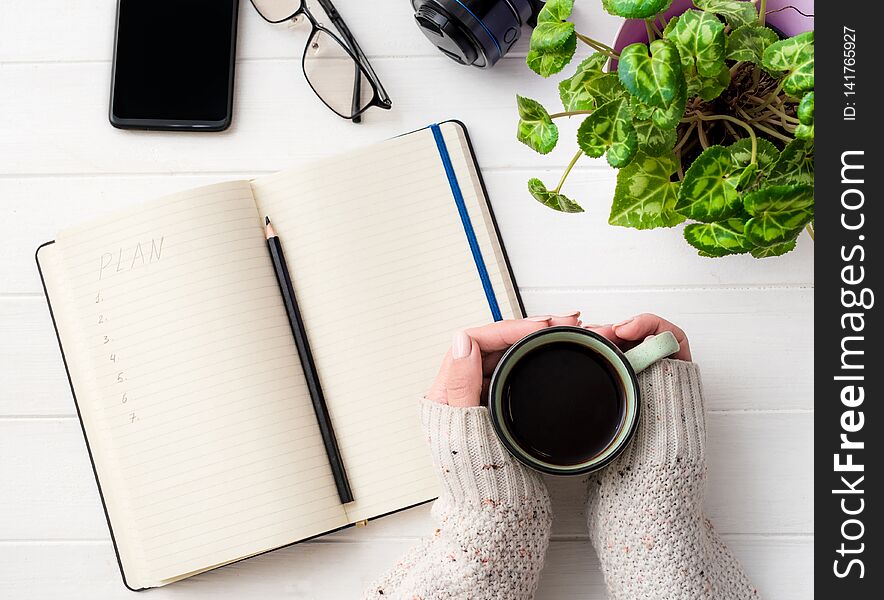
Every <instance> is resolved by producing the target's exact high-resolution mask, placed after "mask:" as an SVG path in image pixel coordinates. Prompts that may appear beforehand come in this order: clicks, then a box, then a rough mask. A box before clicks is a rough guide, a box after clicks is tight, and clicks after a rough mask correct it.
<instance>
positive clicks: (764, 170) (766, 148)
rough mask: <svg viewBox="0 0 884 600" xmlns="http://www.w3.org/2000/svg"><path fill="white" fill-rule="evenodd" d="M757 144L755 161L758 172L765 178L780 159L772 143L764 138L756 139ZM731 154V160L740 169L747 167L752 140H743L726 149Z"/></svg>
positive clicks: (750, 157) (750, 160)
mask: <svg viewBox="0 0 884 600" xmlns="http://www.w3.org/2000/svg"><path fill="white" fill-rule="evenodd" d="M756 142H757V144H758V146H757V149H756V151H755V160H756V162H757V164H758V172H759V173H760V174H761V175H762V176H764V177H767V176H768V175H769V174H770V171H771V169H772V168H773V166H774V165H775V164H776V162H777V160H779V158H780V151H779V150H777V147H776V146H774V145H773V144H772V143H770V142H769V141H767V140H766V139H764V138H756ZM727 148H728V150H730V153H731V159H733V161H734V162H735V163H736V164H737V165H739V166H742V167H747V166H749V163H751V162H752V140H751V138H743V139H741V140H739V141H736V142H734V143H733V144H731V145H730V146H728V147H727Z"/></svg>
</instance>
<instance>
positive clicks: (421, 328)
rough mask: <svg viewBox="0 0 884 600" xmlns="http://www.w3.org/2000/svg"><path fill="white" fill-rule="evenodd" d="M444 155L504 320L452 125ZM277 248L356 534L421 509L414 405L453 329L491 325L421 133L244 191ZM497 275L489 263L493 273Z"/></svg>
mask: <svg viewBox="0 0 884 600" xmlns="http://www.w3.org/2000/svg"><path fill="white" fill-rule="evenodd" d="M443 130H444V131H445V132H446V139H447V140H449V141H448V142H447V145H448V147H449V153H450V154H451V157H452V161H453V163H454V165H455V169H456V171H457V172H458V178H459V179H460V180H461V187H462V192H463V194H464V199H465V201H466V203H467V206H468V210H469V212H470V215H471V220H472V221H473V225H474V228H475V230H476V234H477V238H478V240H479V244H480V248H481V251H482V254H483V256H484V257H485V262H486V264H487V266H488V267H489V273H490V276H491V280H492V285H493V286H494V288H495V291H496V294H497V296H498V301H499V302H500V303H501V309H502V311H503V312H504V316H505V318H512V317H514V316H515V315H516V313H517V312H518V308H517V305H516V304H515V303H514V296H512V295H511V294H510V293H509V292H508V291H507V284H506V283H505V280H506V281H508V280H509V277H508V275H506V270H505V267H503V269H501V268H500V267H499V265H498V264H497V263H498V260H499V255H498V253H499V250H498V249H497V248H496V247H495V243H496V240H493V239H492V238H493V236H492V235H490V234H489V229H488V224H487V223H486V220H485V215H484V213H483V206H482V205H483V204H484V200H480V197H479V187H478V183H477V181H474V180H473V178H472V175H471V173H470V171H469V167H468V165H467V156H468V154H467V152H466V150H465V148H464V145H463V141H462V139H461V138H460V137H459V135H458V133H457V131H456V128H455V127H454V126H453V125H450V124H449V125H444V126H443ZM252 187H253V189H254V195H255V198H256V202H257V204H258V209H259V211H260V214H262V215H263V214H268V215H270V216H271V218H272V220H273V223H274V227H275V229H276V231H277V232H278V234H279V236H280V240H281V241H282V244H283V247H284V251H285V253H286V259H287V261H288V265H289V270H290V271H291V276H292V280H293V281H294V285H295V288H296V290H297V294H298V302H299V304H300V306H301V310H302V313H303V315H304V319H305V322H306V326H307V334H308V336H309V338H310V343H311V346H312V349H313V352H314V355H315V359H316V363H317V365H318V369H319V374H320V379H321V383H322V386H323V391H324V392H325V394H326V398H327V401H328V405H329V410H330V412H331V415H332V420H333V425H334V428H335V431H336V434H337V437H338V443H339V445H340V448H341V452H342V455H343V459H344V465H345V467H346V469H347V473H348V476H349V479H350V484H351V486H352V488H353V494H354V496H355V498H356V500H355V502H353V503H350V504H348V505H347V506H346V510H347V515H348V517H349V519H350V521H351V522H352V521H358V520H361V519H366V518H370V517H374V516H378V515H381V514H385V513H387V512H390V511H393V510H397V509H399V508H402V507H403V506H409V505H411V504H415V503H418V502H423V501H426V500H428V499H430V498H433V497H435V496H436V495H437V493H438V487H437V486H438V483H437V479H436V475H435V473H434V472H433V470H432V468H431V466H430V465H431V463H430V458H429V451H428V449H427V445H426V441H425V440H424V436H423V434H422V433H421V431H420V426H419V421H418V417H417V402H418V399H419V398H420V397H421V396H422V395H423V394H424V392H425V391H426V389H427V387H428V386H429V385H430V383H431V382H432V381H433V378H434V377H435V375H436V371H437V370H438V368H439V363H440V362H441V359H442V357H443V355H444V353H445V351H446V349H447V348H448V346H449V345H450V343H451V335H452V333H453V332H454V331H456V330H457V329H460V328H464V327H469V326H473V325H480V324H483V323H487V322H489V321H490V320H491V312H490V309H489V306H488V302H487V299H486V297H485V292H484V290H483V287H482V283H481V281H480V279H479V276H478V272H477V269H476V266H475V263H474V261H473V257H472V254H471V253H470V248H469V245H468V243H467V239H466V234H465V233H464V228H463V224H462V222H461V221H460V217H459V216H458V212H457V208H456V205H455V203H454V199H453V196H452V193H451V189H450V187H449V184H448V179H447V177H446V175H445V172H444V170H443V166H442V163H441V160H440V158H439V152H438V150H437V148H436V144H435V141H434V139H433V135H432V132H430V131H429V130H423V131H419V132H415V133H413V134H409V135H407V136H402V137H400V138H395V139H393V140H388V141H386V142H384V143H383V145H378V146H376V147H374V148H372V149H371V151H365V150H363V151H357V152H354V153H351V154H349V155H345V156H341V157H337V158H334V159H331V160H328V161H325V162H321V163H318V164H314V165H311V166H310V167H309V168H307V169H292V170H288V171H283V172H281V173H277V174H273V175H268V176H264V177H260V178H258V179H256V180H254V181H253V182H252ZM500 262H502V261H500Z"/></svg>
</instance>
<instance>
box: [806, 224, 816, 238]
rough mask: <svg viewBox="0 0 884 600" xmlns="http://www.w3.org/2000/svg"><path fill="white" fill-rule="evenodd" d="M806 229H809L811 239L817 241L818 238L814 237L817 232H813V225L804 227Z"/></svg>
mask: <svg viewBox="0 0 884 600" xmlns="http://www.w3.org/2000/svg"><path fill="white" fill-rule="evenodd" d="M804 228H805V229H807V233H808V234H809V235H810V239H812V240H813V241H816V237H815V236H814V233H815V232H814V230H813V223H808V224H807V225H805V226H804Z"/></svg>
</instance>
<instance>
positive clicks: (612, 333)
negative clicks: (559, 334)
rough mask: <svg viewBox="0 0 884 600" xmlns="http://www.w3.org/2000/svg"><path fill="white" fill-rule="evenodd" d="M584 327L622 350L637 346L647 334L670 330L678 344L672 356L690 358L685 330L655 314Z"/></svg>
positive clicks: (644, 314)
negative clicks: (677, 349)
mask: <svg viewBox="0 0 884 600" xmlns="http://www.w3.org/2000/svg"><path fill="white" fill-rule="evenodd" d="M584 327H585V328H586V329H589V330H590V331H594V332H595V333H598V334H599V335H603V336H604V337H606V338H608V339H609V340H611V341H612V342H614V344H615V345H616V346H617V347H618V348H620V349H621V350H624V351H626V350H629V349H630V348H632V347H634V346H637V345H638V344H640V343H641V342H642V341H644V339H645V338H646V337H648V336H651V335H657V334H660V333H663V332H664V331H671V332H672V333H673V335H675V339H676V340H678V345H679V351H678V352H677V353H676V354H674V355H673V356H672V358H676V359H678V360H685V361H688V362H690V360H691V347H690V345H689V344H688V336H687V335H685V332H684V331H682V330H681V328H680V327H678V326H677V325H673V324H672V323H670V322H669V321H667V320H666V319H663V318H661V317H658V316H657V315H652V314H650V313H642V314H640V315H638V316H635V317H632V318H631V319H627V320H625V321H621V322H620V323H615V324H614V325H584Z"/></svg>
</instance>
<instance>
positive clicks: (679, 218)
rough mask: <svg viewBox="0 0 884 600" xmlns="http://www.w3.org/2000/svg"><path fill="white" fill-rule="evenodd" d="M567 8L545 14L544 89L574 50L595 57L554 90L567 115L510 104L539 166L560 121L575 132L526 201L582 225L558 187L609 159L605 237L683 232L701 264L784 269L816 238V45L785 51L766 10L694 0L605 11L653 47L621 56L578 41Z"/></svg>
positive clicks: (619, 0) (612, 5)
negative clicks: (567, 158)
mask: <svg viewBox="0 0 884 600" xmlns="http://www.w3.org/2000/svg"><path fill="white" fill-rule="evenodd" d="M573 4H574V0H550V1H549V2H547V3H546V5H545V6H544V8H543V9H542V10H541V11H540V14H539V16H538V20H537V27H536V28H535V30H534V32H533V34H532V36H531V45H530V51H529V53H528V56H527V63H528V66H529V67H530V68H531V69H532V70H533V71H535V72H537V73H538V74H540V75H542V76H544V77H549V76H550V75H553V74H555V73H558V72H560V71H562V70H563V69H564V68H565V66H566V65H567V64H568V63H570V62H571V61H572V59H573V57H574V55H575V51H576V48H577V44H578V42H579V43H582V44H584V45H585V46H587V47H589V48H590V49H592V50H593V51H594V53H593V54H591V55H590V56H589V57H588V58H586V59H585V60H583V61H582V62H581V63H580V64H579V66H578V67H577V70H576V72H575V73H574V74H573V75H572V76H571V77H569V78H567V79H565V80H563V81H561V82H560V83H559V95H560V97H561V100H562V104H563V110H561V111H548V110H547V109H546V108H544V107H543V106H542V105H541V104H540V103H539V102H536V101H534V100H531V99H529V98H524V97H521V96H517V105H518V111H519V117H520V120H519V125H518V133H517V138H518V139H519V140H520V141H521V142H523V143H525V144H527V145H528V146H530V147H531V148H532V149H534V150H535V151H537V152H539V153H541V154H547V153H548V152H550V151H551V150H552V149H553V148H554V147H555V146H556V143H557V142H558V128H557V126H556V124H555V120H556V119H559V118H564V117H575V116H580V117H581V118H583V122H582V123H581V125H580V127H579V129H578V131H577V146H578V148H579V149H578V151H577V153H576V154H575V155H574V158H573V159H572V160H571V162H570V164H569V165H568V167H567V168H566V170H565V173H564V175H563V176H562V178H561V180H560V181H559V182H558V185H556V186H555V187H554V188H552V189H550V188H549V187H547V186H546V185H545V184H544V183H543V182H542V181H540V180H539V179H536V178H534V179H531V180H530V181H529V182H528V189H529V191H530V193H531V195H532V196H533V197H534V198H536V199H537V200H538V201H540V202H541V203H543V204H544V205H546V206H548V207H550V208H553V209H555V210H559V211H562V212H582V211H583V209H582V208H581V206H580V205H579V204H578V203H577V202H575V201H574V200H572V199H571V198H569V197H568V196H565V194H564V193H562V188H563V184H564V183H565V181H566V179H567V176H568V173H569V172H570V171H571V169H572V168H573V166H574V165H575V163H577V161H578V160H579V159H580V158H581V157H582V156H584V155H588V156H592V157H601V156H602V155H605V156H606V158H607V161H608V163H609V164H610V165H611V166H612V167H614V168H616V169H619V172H618V174H617V186H616V190H615V192H614V198H613V202H612V205H611V212H610V216H609V218H608V222H609V223H610V224H611V225H617V226H623V227H633V228H636V229H650V228H656V227H673V226H675V225H678V224H680V223H682V222H684V221H689V222H690V224H688V225H687V226H686V227H685V228H684V237H685V239H686V240H687V242H688V243H689V244H690V245H691V246H693V247H694V248H696V249H697V250H698V251H699V254H700V255H701V256H706V257H721V256H726V255H732V254H744V253H750V254H751V255H752V256H754V257H756V258H766V257H771V256H779V255H781V254H785V253H786V252H789V251H791V250H793V249H794V248H795V245H796V240H797V238H798V236H799V234H800V233H801V232H802V231H803V230H804V229H805V228H806V229H807V230H808V232H809V233H810V235H811V238H812V237H813V206H814V203H813V181H814V171H813V133H814V129H813V127H814V125H813V111H814V93H813V85H814V60H813V57H814V54H813V53H814V39H813V31H809V32H805V33H800V34H798V35H795V36H793V37H785V38H784V39H781V38H782V37H783V36H781V35H780V34H779V33H778V32H777V31H775V30H774V29H772V28H770V27H769V26H768V25H767V23H766V13H767V9H766V0H758V1H757V3H756V2H745V1H742V0H694V2H693V4H694V6H695V8H687V10H683V11H680V10H678V7H671V5H672V0H602V4H603V5H604V8H605V10H607V11H608V12H609V13H611V14H614V15H618V16H622V17H626V18H628V19H642V20H643V21H644V29H645V34H644V37H645V39H646V40H647V43H645V42H644V41H640V42H636V43H632V44H629V45H625V47H623V48H622V49H619V50H618V49H615V48H613V47H610V46H608V45H606V44H604V43H602V42H599V41H597V40H594V39H592V38H589V37H587V36H585V35H582V34H580V33H579V32H577V31H576V30H575V27H574V23H572V22H570V21H569V20H568V18H569V17H570V15H571V11H572V8H573ZM681 4H682V5H684V4H685V2H682V3H681ZM686 4H688V6H690V3H689V2H688V3H686ZM682 8H684V7H682ZM667 10H669V11H670V12H669V13H668V14H667ZM673 11H674V12H676V13H678V14H673ZM632 23H634V22H632ZM639 23H641V21H639ZM606 64H608V65H609V66H608V68H607V69H606Z"/></svg>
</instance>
